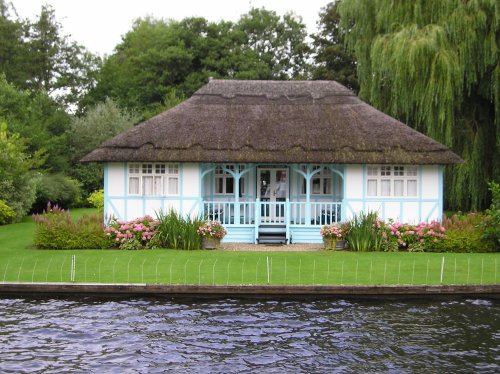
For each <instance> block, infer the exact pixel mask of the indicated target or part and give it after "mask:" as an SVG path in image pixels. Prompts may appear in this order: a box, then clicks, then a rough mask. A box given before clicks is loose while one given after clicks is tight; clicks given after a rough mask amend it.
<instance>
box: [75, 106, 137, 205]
mask: <svg viewBox="0 0 500 374" xmlns="http://www.w3.org/2000/svg"><path fill="white" fill-rule="evenodd" d="M137 122H139V116H137V115H135V114H132V113H129V112H128V111H126V110H123V109H120V108H119V107H118V106H117V105H116V104H115V103H114V101H113V100H111V99H106V100H105V101H104V102H103V103H99V104H97V105H95V106H94V107H91V108H89V109H88V110H87V112H86V113H85V115H83V116H82V117H74V118H73V119H72V121H71V125H70V129H69V131H68V134H69V143H70V149H71V154H72V160H71V161H72V164H73V165H72V167H71V170H70V171H69V174H70V175H71V176H73V177H74V178H76V179H78V180H79V181H80V182H81V183H82V188H83V191H84V193H85V194H86V195H88V194H90V193H91V192H93V191H95V190H97V189H99V188H102V186H103V171H102V165H97V164H80V163H79V160H80V159H81V158H82V157H83V156H85V155H86V154H87V153H89V152H90V151H91V150H93V149H94V148H96V147H97V146H98V145H99V144H101V143H102V142H104V141H105V140H107V139H109V138H112V137H113V136H115V135H117V134H119V133H121V132H123V131H125V130H127V129H129V128H131V127H132V126H133V125H134V124H136V123H137Z"/></svg>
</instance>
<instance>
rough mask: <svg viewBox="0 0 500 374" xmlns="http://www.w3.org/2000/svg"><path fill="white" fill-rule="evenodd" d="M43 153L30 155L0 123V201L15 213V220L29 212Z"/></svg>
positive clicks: (23, 143) (23, 144)
mask: <svg viewBox="0 0 500 374" xmlns="http://www.w3.org/2000/svg"><path fill="white" fill-rule="evenodd" d="M41 163H43V155H42V154H41V153H39V152H38V153H35V154H34V155H33V156H30V155H29V154H28V153H27V151H26V142H25V140H24V139H22V138H21V137H20V136H19V135H17V134H10V133H9V132H8V131H7V124H6V123H0V200H3V201H5V202H6V203H7V204H8V206H9V207H10V208H12V210H13V211H14V212H15V218H14V220H15V221H19V220H21V218H22V217H23V216H24V215H25V214H26V213H27V212H28V211H29V209H30V208H31V205H32V204H33V202H34V201H35V187H36V181H37V175H36V174H35V173H34V170H36V169H37V168H38V167H39V166H40V164H41Z"/></svg>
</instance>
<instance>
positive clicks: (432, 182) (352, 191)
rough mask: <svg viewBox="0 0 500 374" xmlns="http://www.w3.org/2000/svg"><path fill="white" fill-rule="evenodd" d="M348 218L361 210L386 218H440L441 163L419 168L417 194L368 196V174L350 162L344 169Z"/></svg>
mask: <svg viewBox="0 0 500 374" xmlns="http://www.w3.org/2000/svg"><path fill="white" fill-rule="evenodd" d="M345 178H346V189H345V196H346V197H345V199H344V213H345V217H344V218H345V219H350V218H352V217H353V216H354V215H356V214H359V213H360V212H361V211H364V212H369V211H375V212H377V213H378V215H379V217H380V218H382V219H384V220H389V219H393V220H394V221H398V222H408V223H418V222H423V221H427V222H429V221H432V220H441V216H442V193H443V192H442V169H441V168H440V167H439V166H434V165H424V166H421V167H419V175H418V193H417V196H415V197H403V198H399V197H385V198H381V197H367V196H366V175H365V169H364V168H363V166H361V165H348V166H347V167H346V169H345Z"/></svg>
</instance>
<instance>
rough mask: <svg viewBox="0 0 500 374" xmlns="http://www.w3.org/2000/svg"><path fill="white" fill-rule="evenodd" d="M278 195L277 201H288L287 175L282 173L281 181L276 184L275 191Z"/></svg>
mask: <svg viewBox="0 0 500 374" xmlns="http://www.w3.org/2000/svg"><path fill="white" fill-rule="evenodd" d="M274 194H275V195H276V201H285V200H286V174H285V173H281V175H280V178H279V181H278V182H277V183H276V190H275V191H274Z"/></svg>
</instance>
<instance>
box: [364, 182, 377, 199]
mask: <svg viewBox="0 0 500 374" xmlns="http://www.w3.org/2000/svg"><path fill="white" fill-rule="evenodd" d="M366 193H367V194H368V196H377V180H376V179H368V185H367V191H366Z"/></svg>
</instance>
